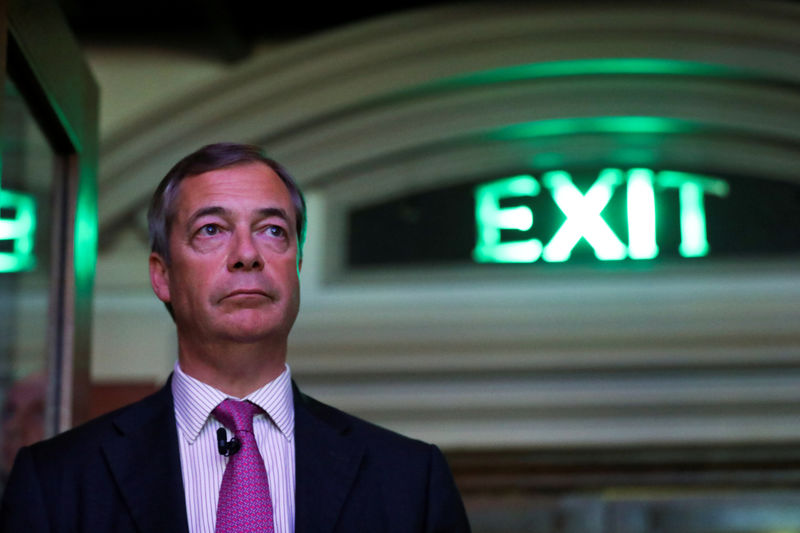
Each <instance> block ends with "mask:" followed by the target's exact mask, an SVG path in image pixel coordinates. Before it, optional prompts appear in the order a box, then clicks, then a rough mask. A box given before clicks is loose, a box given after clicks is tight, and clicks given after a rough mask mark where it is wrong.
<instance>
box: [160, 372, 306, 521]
mask: <svg viewBox="0 0 800 533" xmlns="http://www.w3.org/2000/svg"><path fill="white" fill-rule="evenodd" d="M172 395H173V397H174V399H175V420H176V422H177V425H178V443H179V447H180V455H181V471H182V473H183V490H184V493H185V494H186V516H187V518H188V521H189V532H190V533H214V526H215V523H216V517H217V500H218V498H219V488H220V486H221V485H222V475H223V474H224V473H225V465H226V464H227V461H228V459H227V458H226V457H224V456H222V455H220V454H219V451H218V450H217V429H219V428H221V427H224V426H222V424H220V423H219V421H217V419H216V418H215V417H214V416H213V415H212V414H211V412H212V411H213V410H214V408H215V407H216V406H217V405H219V403H220V402H221V401H222V400H224V399H225V398H229V397H230V398H232V396H228V395H226V394H225V393H223V392H221V391H219V390H217V389H215V388H214V387H212V386H210V385H206V384H205V383H202V382H200V381H198V380H196V379H194V378H193V377H191V376H188V375H186V374H184V373H183V371H182V370H181V368H180V365H179V364H178V363H177V362H176V363H175V373H174V375H173V378H172ZM236 399H237V400H249V401H251V402H253V403H254V404H256V405H258V406H259V407H261V408H262V409H263V410H264V412H265V413H266V415H264V414H260V415H256V416H255V417H254V418H253V433H254V434H255V438H256V442H257V443H258V450H259V451H260V452H261V457H263V458H264V466H265V467H266V469H267V477H268V479H269V490H270V495H271V496H272V508H273V521H274V525H275V533H294V488H295V472H294V401H293V399H292V377H291V371H290V369H289V366H288V365H287V366H286V369H285V370H284V371H283V373H282V374H281V375H280V376H278V377H277V378H275V379H274V380H273V381H271V382H270V383H267V384H266V385H264V386H263V387H261V388H260V389H258V390H256V391H254V392H253V393H251V394H249V395H248V396H247V397H246V398H236ZM227 435H228V439H230V438H231V437H232V434H231V432H230V431H228V432H227Z"/></svg>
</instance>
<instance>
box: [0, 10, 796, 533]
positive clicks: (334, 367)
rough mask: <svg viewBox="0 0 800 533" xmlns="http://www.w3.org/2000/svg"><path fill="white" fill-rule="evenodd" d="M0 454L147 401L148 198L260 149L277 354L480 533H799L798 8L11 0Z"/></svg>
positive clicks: (166, 325)
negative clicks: (284, 309) (402, 446)
mask: <svg viewBox="0 0 800 533" xmlns="http://www.w3.org/2000/svg"><path fill="white" fill-rule="evenodd" d="M3 9H4V13H3V15H2V24H3V28H2V35H3V37H2V39H4V44H3V57H4V58H5V67H4V69H3V73H4V74H3V76H4V79H3V80H2V81H3V86H4V95H3V102H2V107H0V124H1V125H2V130H1V131H2V175H1V178H0V298H1V299H0V301H1V302H2V305H0V399H2V406H3V425H2V431H0V442H2V451H3V464H2V472H3V476H5V474H6V473H7V469H8V467H9V465H10V462H11V461H12V460H13V455H14V453H15V452H16V450H17V449H18V447H19V446H21V445H23V444H26V443H30V442H33V441H35V440H38V439H40V438H42V437H44V436H48V435H52V434H54V433H56V432H58V431H62V430H64V429H66V428H68V427H71V426H72V425H74V424H76V423H79V422H81V421H83V420H86V419H87V418H89V417H91V416H95V415H97V414H100V413H103V412H106V411H108V410H111V409H113V408H115V407H118V406H121V405H123V404H125V403H128V402H131V401H135V400H136V399H138V398H140V397H142V396H143V395H146V394H148V393H150V392H152V391H155V390H157V389H158V388H159V387H161V386H162V385H163V383H164V381H165V379H166V377H167V376H168V375H169V372H170V371H171V369H172V366H173V364H174V360H175V355H176V339H175V334H174V327H173V325H172V323H171V321H170V319H169V316H168V314H167V313H166V312H165V310H164V309H163V306H162V305H161V304H160V302H158V300H157V299H156V298H155V297H154V296H153V294H152V291H151V289H150V286H149V280H148V274H147V255H148V252H149V247H148V243H147V224H146V220H145V211H146V207H147V202H148V200H149V197H150V195H151V194H152V191H153V190H154V188H155V186H156V184H157V183H158V182H159V181H160V179H161V178H162V177H163V176H164V174H165V173H166V172H167V170H168V169H169V168H170V167H171V166H172V164H174V163H175V162H176V161H177V160H178V159H180V158H181V157H183V156H184V155H186V154H188V153H189V152H191V151H193V150H195V149H196V148H198V147H200V146H202V145H203V144H207V143H210V142H215V141H219V140H232V141H240V142H248V143H254V144H258V145H261V146H264V147H265V149H266V150H267V152H268V153H269V154H270V155H271V156H272V157H274V158H275V159H277V160H279V161H281V162H282V163H283V164H285V165H286V166H287V167H288V168H289V169H290V171H291V172H292V173H293V175H294V176H295V177H296V179H297V180H298V182H299V183H300V184H301V186H302V187H303V188H304V191H305V192H306V195H307V199H308V202H309V231H308V240H307V243H306V248H305V253H304V262H303V271H302V277H301V282H302V299H303V303H302V308H301V312H300V317H299V319H298V322H297V324H296V326H295V329H294V330H293V333H292V337H291V339H290V341H291V346H290V355H289V363H290V365H291V367H292V372H293V375H294V377H295V379H296V380H297V382H298V384H299V385H300V386H301V387H302V388H303V389H304V390H305V391H306V392H307V393H309V394H311V395H313V396H316V397H318V398H319V399H320V400H323V401H325V402H328V403H331V404H333V405H335V406H337V407H339V408H341V409H344V410H346V411H349V412H352V413H354V414H356V415H359V416H361V417H364V418H366V419H368V420H371V421H374V422H376V423H378V424H381V425H384V426H386V427H389V428H392V429H395V430H397V431H400V432H402V433H405V434H408V435H410V436H413V437H417V438H420V439H424V440H428V441H431V442H434V443H436V444H438V445H439V446H440V447H441V448H442V449H443V450H444V452H445V454H446V455H447V457H448V459H449V461H450V464H451V467H452V469H453V473H454V475H455V477H456V481H457V483H458V484H459V487H460V488H461V491H462V494H463V496H464V500H465V503H466V505H467V508H468V512H469V514H470V518H471V520H472V523H473V528H474V530H475V531H476V532H477V533H494V532H498V533H499V532H533V531H536V532H545V533H547V532H552V533H556V532H558V533H572V532H581V533H595V532H596V533H601V532H602V533H612V532H614V533H644V532H676V533H677V532H681V533H684V532H689V533H694V532H697V533H700V532H715V533H716V532H719V533H722V532H731V533H733V532H737V533H740V532H741V533H744V532H748V533H754V532H760V533H778V532H781V533H786V532H791V531H800V448H799V447H798V444H800V331H798V324H800V268H798V267H800V171H798V168H800V3H797V2H794V1H770V0H749V1H747V0H729V1H708V0H701V1H694V2H689V1H674V2H649V3H647V2H625V1H594V2H586V1H584V2H570V1H561V2H555V1H530V2H512V3H503V2H491V3H489V2H460V3H449V2H448V3H445V2H383V3H381V4H380V6H378V5H374V6H367V7H354V6H353V7H351V6H347V5H345V6H342V5H321V6H318V7H313V8H312V7H310V6H309V5H305V4H302V5H301V4H288V5H273V4H271V3H264V2H255V1H252V0H234V1H226V2H223V1H221V0H197V1H189V0H176V1H173V2H163V1H161V2H156V1H155V0H143V1H140V2H137V3H136V6H135V8H125V9H123V8H121V7H120V6H119V5H117V4H114V3H111V2H100V1H97V0H62V1H60V2H58V1H56V0H6V3H5V5H3Z"/></svg>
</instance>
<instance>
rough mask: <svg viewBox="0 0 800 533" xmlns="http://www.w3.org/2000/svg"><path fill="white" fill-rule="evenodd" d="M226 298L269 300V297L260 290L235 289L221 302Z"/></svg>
mask: <svg viewBox="0 0 800 533" xmlns="http://www.w3.org/2000/svg"><path fill="white" fill-rule="evenodd" d="M228 298H233V299H236V298H271V296H270V295H269V294H267V293H266V292H265V291H263V290H261V289H236V290H235V291H231V292H229V293H228V294H226V295H225V297H224V298H223V300H226V299H228Z"/></svg>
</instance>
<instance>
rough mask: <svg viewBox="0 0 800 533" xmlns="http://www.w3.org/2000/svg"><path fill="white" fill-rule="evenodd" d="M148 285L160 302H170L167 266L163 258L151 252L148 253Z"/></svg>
mask: <svg viewBox="0 0 800 533" xmlns="http://www.w3.org/2000/svg"><path fill="white" fill-rule="evenodd" d="M149 263H150V285H152V287H153V292H154V293H156V296H158V299H159V300H161V301H162V302H164V303H165V304H166V303H170V301H171V299H170V295H169V267H167V263H166V262H165V261H164V258H163V257H161V256H160V255H159V254H157V253H155V252H153V253H151V254H150V261H149Z"/></svg>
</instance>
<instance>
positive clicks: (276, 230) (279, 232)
mask: <svg viewBox="0 0 800 533" xmlns="http://www.w3.org/2000/svg"><path fill="white" fill-rule="evenodd" d="M267 233H268V234H270V235H271V236H273V237H283V236H285V235H286V230H284V229H283V228H282V227H280V226H270V227H268V228H267Z"/></svg>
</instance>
